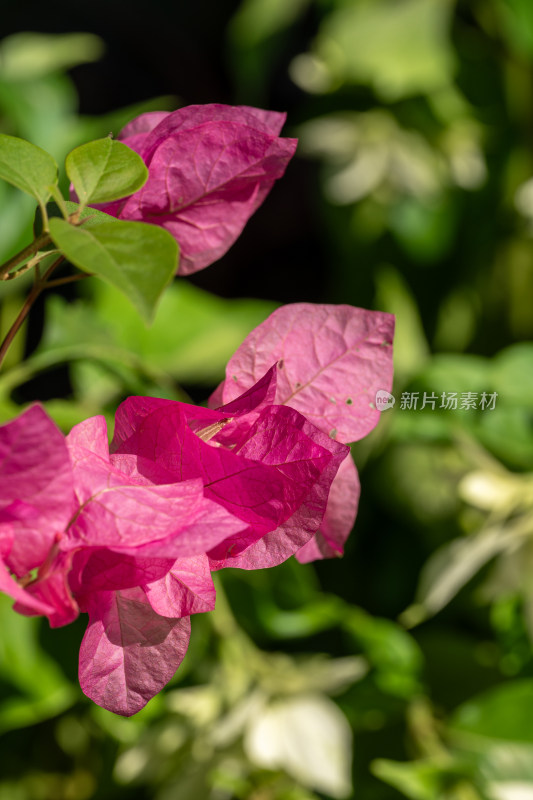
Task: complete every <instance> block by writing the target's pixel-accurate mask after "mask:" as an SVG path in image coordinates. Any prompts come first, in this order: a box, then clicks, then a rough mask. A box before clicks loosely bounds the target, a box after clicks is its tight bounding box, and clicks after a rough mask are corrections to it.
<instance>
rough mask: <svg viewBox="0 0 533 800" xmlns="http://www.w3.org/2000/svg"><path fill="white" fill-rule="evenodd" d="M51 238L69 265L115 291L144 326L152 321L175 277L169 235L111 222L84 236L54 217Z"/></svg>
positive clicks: (147, 227)
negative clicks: (124, 296)
mask: <svg viewBox="0 0 533 800" xmlns="http://www.w3.org/2000/svg"><path fill="white" fill-rule="evenodd" d="M50 235H51V237H52V239H53V241H54V242H55V244H56V245H57V247H58V248H59V249H60V250H61V251H62V252H63V253H64V254H65V256H66V257H67V258H68V260H69V261H71V262H72V263H73V264H74V265H75V266H77V267H79V269H82V270H84V271H85V272H91V273H94V274H95V275H98V276H99V277H101V278H104V280H107V281H108V282H109V283H111V284H113V286H116V287H117V289H120V291H121V292H122V293H123V294H125V295H126V296H127V297H128V299H129V300H130V301H131V302H132V303H133V305H134V306H135V308H136V309H137V310H138V311H139V313H140V314H141V315H142V316H143V317H144V319H145V320H147V321H151V320H152V318H153V316H154V313H155V307H156V305H157V302H158V300H159V298H160V296H161V294H162V293H163V290H164V289H165V287H166V286H167V284H168V283H170V281H171V280H172V276H173V275H174V273H175V271H176V265H177V259H178V246H177V244H176V241H175V240H174V239H173V238H172V236H171V235H170V234H169V233H167V232H166V231H164V230H163V229H162V228H158V227H156V226H155V225H146V224H145V223H143V222H112V223H107V224H102V225H98V226H96V227H94V228H91V229H90V230H87V229H85V227H75V226H74V225H70V224H69V223H68V222H66V221H65V220H63V219H58V218H57V217H54V218H53V219H51V220H50Z"/></svg>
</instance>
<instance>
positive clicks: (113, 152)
mask: <svg viewBox="0 0 533 800" xmlns="http://www.w3.org/2000/svg"><path fill="white" fill-rule="evenodd" d="M65 168H66V171H67V175H68V177H69V178H70V180H71V181H72V183H73V184H74V189H75V190H76V193H77V195H78V197H79V199H80V203H81V205H82V206H85V205H87V204H88V203H108V202H109V201H111V200H120V198H121V197H127V196H128V195H130V194H133V193H134V192H136V191H137V189H140V188H141V186H142V185H143V184H144V183H146V180H147V178H148V170H147V169H146V166H145V164H144V161H143V160H142V158H141V157H140V156H138V155H137V153H135V152H134V151H133V150H132V149H131V148H130V147H128V146H127V145H125V144H122V142H115V141H114V140H113V139H109V138H105V139H96V140H95V141H94V142H88V143H87V144H82V145H81V146H80V147H76V148H75V150H72V151H71V152H70V153H69V154H68V156H67V158H66V160H65Z"/></svg>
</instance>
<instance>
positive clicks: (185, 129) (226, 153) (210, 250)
mask: <svg viewBox="0 0 533 800" xmlns="http://www.w3.org/2000/svg"><path fill="white" fill-rule="evenodd" d="M284 122H285V114H281V113H277V112H273V111H263V110H261V109H256V108H250V107H248V106H225V105H220V104H216V103H215V104H210V105H202V106H187V107H185V108H181V109H178V111H174V112H172V113H164V112H150V113H148V114H143V115H141V116H140V117H138V118H137V119H136V120H133V121H132V122H130V123H129V125H127V126H126V127H125V128H124V130H123V131H122V132H121V133H120V134H119V137H118V138H119V139H120V140H121V141H123V142H124V143H125V144H127V145H128V146H130V147H132V148H133V149H134V150H136V152H137V153H138V154H139V155H140V156H141V157H142V158H143V159H144V162H145V163H146V166H147V167H148V172H149V177H148V181H147V182H146V183H145V185H144V186H143V187H142V189H140V190H139V191H138V192H136V193H135V194H134V195H132V196H131V197H130V198H128V199H127V200H122V201H119V202H115V203H110V204H108V205H104V206H101V208H102V210H104V211H106V212H107V213H109V214H113V215H114V216H117V217H119V218H120V219H126V220H137V221H141V222H150V223H152V224H155V225H161V226H162V227H163V228H166V230H168V231H169V232H170V233H171V234H172V236H174V238H175V239H176V240H177V241H178V244H179V246H180V266H179V274H180V275H189V274H191V273H193V272H197V271H198V270H199V269H202V268H203V267H207V266H208V265H209V264H212V263H213V261H216V260H217V259H218V258H220V257H221V256H222V255H224V253H225V252H226V251H227V250H228V249H229V247H230V246H231V245H232V244H233V243H234V242H235V240H236V239H237V238H238V236H239V235H240V233H241V231H242V229H243V228H244V226H245V224H246V222H247V220H248V219H249V217H250V216H251V215H252V214H253V213H254V211H256V209H257V208H258V207H259V206H260V205H261V203H262V202H263V200H264V199H265V197H266V195H267V194H268V192H269V191H270V189H271V188H272V185H273V183H274V181H275V180H276V179H277V178H280V177H281V176H282V175H283V173H284V171H285V169H286V167H287V164H288V162H289V160H290V159H291V157H292V156H293V155H294V151H295V149H296V140H295V139H286V138H280V137H279V136H278V134H279V132H280V130H281V128H282V126H283V123H284Z"/></svg>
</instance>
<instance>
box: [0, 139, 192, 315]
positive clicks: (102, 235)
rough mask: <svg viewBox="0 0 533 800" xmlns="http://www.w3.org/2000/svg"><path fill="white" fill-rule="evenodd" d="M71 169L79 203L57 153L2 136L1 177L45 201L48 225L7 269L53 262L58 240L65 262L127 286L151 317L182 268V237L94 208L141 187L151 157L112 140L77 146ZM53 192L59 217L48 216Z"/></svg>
mask: <svg viewBox="0 0 533 800" xmlns="http://www.w3.org/2000/svg"><path fill="white" fill-rule="evenodd" d="M65 171H66V174H67V176H68V178H69V180H70V181H71V183H72V187H73V189H74V192H75V193H76V195H77V197H78V199H79V203H71V202H69V201H66V200H65V199H64V198H63V195H62V194H61V192H60V191H59V188H58V167H57V164H56V162H55V160H54V159H53V158H52V156H51V155H49V154H48V153H46V152H45V151H44V150H42V149H41V148H39V147H37V146H36V145H33V144H31V143H30V142H27V141H25V140H24V139H19V138H17V137H14V136H8V135H6V134H0V178H3V180H5V181H7V182H8V183H10V184H12V185H13V186H15V187H16V188H17V189H20V190H22V191H23V192H26V194H29V195H30V196H31V197H33V198H34V199H35V200H37V202H38V204H39V209H40V226H39V227H40V229H41V230H40V233H39V235H38V236H37V237H36V238H35V239H34V242H33V244H32V245H29V247H26V248H24V249H23V250H22V251H21V252H20V254H19V255H18V256H14V257H12V258H11V259H9V260H8V261H7V262H6V264H5V265H4V267H3V268H0V274H1V275H2V277H3V278H4V279H5V280H9V279H12V278H14V277H16V276H17V275H18V274H20V273H21V271H25V270H26V269H28V268H31V267H33V266H37V264H39V263H40V262H41V261H45V262H46V264H45V266H46V265H47V264H49V261H48V259H49V257H50V252H49V251H50V245H51V246H52V248H53V250H52V252H53V255H54V256H56V257H57V256H59V259H60V260H63V259H66V260H67V261H69V262H70V263H71V264H73V265H74V266H76V267H78V268H79V269H81V270H83V271H84V272H86V273H89V274H90V275H96V276H98V277H100V278H103V279H104V280H106V281H108V282H109V283H111V284H112V285H113V286H116V287H117V288H118V289H120V291H122V292H123V293H124V294H125V295H126V296H127V297H128V298H129V299H130V300H131V302H132V303H133V305H134V306H135V307H136V308H137V310H138V311H139V313H140V314H141V315H142V316H143V317H144V318H145V319H146V320H147V321H150V320H151V319H152V318H153V315H154V311H155V306H156V303H157V302H158V300H159V298H160V296H161V294H162V293H163V291H164V289H165V287H166V286H167V285H168V284H169V282H170V281H171V279H172V277H173V275H174V273H175V272H176V269H177V265H178V247H177V243H176V242H175V240H174V238H173V237H172V236H171V235H170V234H169V233H167V232H166V231H164V230H163V229H161V228H159V227H156V226H155V225H147V224H146V223H138V222H125V221H122V220H117V219H116V218H115V217H111V216H110V215H108V214H104V213H103V212H101V211H97V210H95V209H88V208H87V206H88V205H89V204H97V203H108V202H111V201H113V200H120V199H121V198H123V197H127V196H129V195H131V194H133V193H134V192H136V191H137V190H138V189H139V188H140V187H141V186H142V185H143V184H144V183H145V182H146V180H147V178H148V171H147V169H146V167H145V165H144V162H143V161H142V159H141V158H140V157H139V156H138V155H137V154H136V153H135V152H134V151H132V150H131V149H130V148H129V147H127V146H126V145H124V144H122V143H121V142H118V141H113V140H112V139H110V138H105V139H98V140H96V141H93V142H89V143H88V144H84V145H80V146H79V147H77V148H75V149H74V150H72V151H71V152H70V153H69V154H68V155H67V158H66V160H65ZM50 198H53V199H54V200H55V203H56V206H55V207H54V209H53V210H52V213H53V212H54V211H55V214H56V215H57V216H50V217H49V215H48V210H47V203H48V201H49V200H50ZM55 263H57V262H55ZM47 274H49V272H48V273H47Z"/></svg>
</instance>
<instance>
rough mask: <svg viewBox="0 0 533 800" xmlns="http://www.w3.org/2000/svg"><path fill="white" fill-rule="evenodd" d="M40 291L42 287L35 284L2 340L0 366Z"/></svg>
mask: <svg viewBox="0 0 533 800" xmlns="http://www.w3.org/2000/svg"><path fill="white" fill-rule="evenodd" d="M42 290H43V287H42V286H41V284H40V282H39V283H36V284H35V285H34V287H33V289H32V290H31V292H30V293H29V295H28V296H27V298H26V300H25V302H24V305H23V306H22V308H21V309H20V312H19V314H18V316H17V318H16V320H15V322H14V323H13V325H12V326H11V327H10V329H9V330H8V332H7V334H6V336H5V339H4V341H3V342H2V344H1V346H0V364H1V363H2V361H3V360H4V358H5V356H6V353H7V351H8V350H9V346H10V344H11V342H12V341H13V339H14V338H15V336H16V335H17V333H18V331H19V329H20V326H21V325H22V323H23V322H24V320H25V319H26V317H27V316H28V313H29V310H30V308H31V307H32V305H33V304H34V302H35V301H36V300H37V298H38V297H39V295H40V294H41V292H42Z"/></svg>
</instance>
